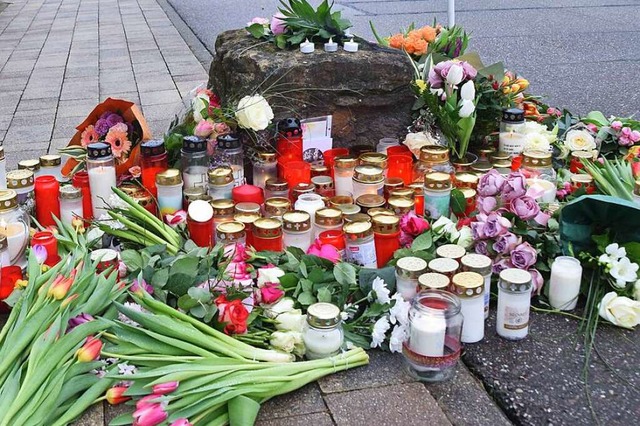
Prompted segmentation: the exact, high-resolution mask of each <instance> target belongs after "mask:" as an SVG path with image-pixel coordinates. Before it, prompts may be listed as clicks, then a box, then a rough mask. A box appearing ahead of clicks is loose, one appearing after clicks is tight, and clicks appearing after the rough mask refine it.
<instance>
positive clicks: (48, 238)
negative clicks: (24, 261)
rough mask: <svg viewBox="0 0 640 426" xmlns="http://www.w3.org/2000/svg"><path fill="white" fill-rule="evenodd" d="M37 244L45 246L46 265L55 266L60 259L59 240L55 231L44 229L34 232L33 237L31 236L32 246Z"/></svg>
mask: <svg viewBox="0 0 640 426" xmlns="http://www.w3.org/2000/svg"><path fill="white" fill-rule="evenodd" d="M36 245H40V246H42V247H44V248H45V250H46V251H47V259H46V260H45V262H44V263H45V265H48V266H53V265H55V264H56V263H58V262H59V261H60V256H59V255H58V240H57V239H56V237H55V235H53V232H49V231H42V232H36V233H35V234H33V237H31V247H34V246H36Z"/></svg>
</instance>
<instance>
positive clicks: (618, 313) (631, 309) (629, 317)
mask: <svg viewBox="0 0 640 426" xmlns="http://www.w3.org/2000/svg"><path fill="white" fill-rule="evenodd" d="M598 309H599V313H600V316H601V317H602V318H604V319H606V320H607V321H609V322H610V323H612V324H614V325H617V326H619V327H625V328H633V327H635V326H636V325H638V323H640V302H637V301H634V300H631V299H629V298H628V297H620V296H618V295H617V293H616V292H615V291H612V292H609V293H607V294H605V295H604V297H603V298H602V301H600V304H599V305H598Z"/></svg>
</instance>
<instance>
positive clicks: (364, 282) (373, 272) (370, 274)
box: [358, 266, 396, 295]
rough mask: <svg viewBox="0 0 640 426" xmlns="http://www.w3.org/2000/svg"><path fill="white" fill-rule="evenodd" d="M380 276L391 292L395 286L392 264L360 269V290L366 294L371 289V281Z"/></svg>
mask: <svg viewBox="0 0 640 426" xmlns="http://www.w3.org/2000/svg"><path fill="white" fill-rule="evenodd" d="M377 277H380V278H382V279H383V280H384V282H385V284H387V288H388V289H389V290H391V292H392V293H393V292H394V291H395V288H396V269H395V268H394V267H393V266H386V267H384V268H380V269H366V268H362V269H360V273H359V275H358V280H359V285H360V290H362V292H363V293H364V294H365V295H366V294H368V293H369V292H370V291H371V283H373V280H375V279H376V278H377Z"/></svg>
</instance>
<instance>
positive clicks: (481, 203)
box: [476, 197, 498, 214]
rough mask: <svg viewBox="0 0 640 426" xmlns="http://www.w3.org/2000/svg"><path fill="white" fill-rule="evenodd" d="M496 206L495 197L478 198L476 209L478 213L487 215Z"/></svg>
mask: <svg viewBox="0 0 640 426" xmlns="http://www.w3.org/2000/svg"><path fill="white" fill-rule="evenodd" d="M497 206H498V200H496V197H478V199H477V200H476V208H477V209H478V211H479V212H480V213H484V214H489V213H491V212H492V211H493V210H495V208H496V207H497Z"/></svg>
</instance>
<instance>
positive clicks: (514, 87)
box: [511, 83, 520, 93]
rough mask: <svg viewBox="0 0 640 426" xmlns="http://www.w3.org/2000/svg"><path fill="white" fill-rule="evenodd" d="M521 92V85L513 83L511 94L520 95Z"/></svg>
mask: <svg viewBox="0 0 640 426" xmlns="http://www.w3.org/2000/svg"><path fill="white" fill-rule="evenodd" d="M519 91H520V85H519V84H517V83H513V84H512V85H511V93H518V92H519Z"/></svg>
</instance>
